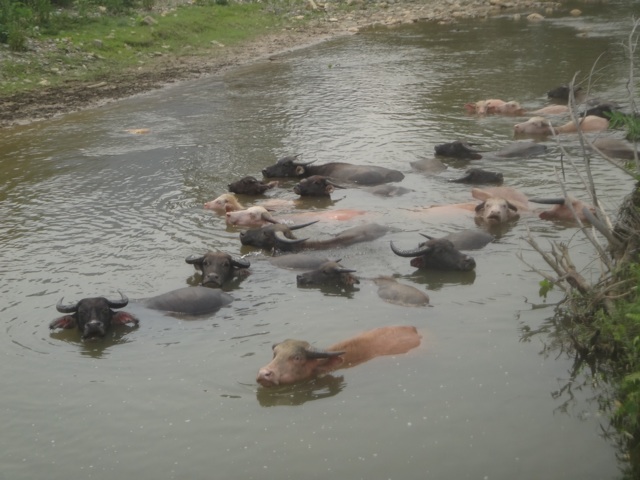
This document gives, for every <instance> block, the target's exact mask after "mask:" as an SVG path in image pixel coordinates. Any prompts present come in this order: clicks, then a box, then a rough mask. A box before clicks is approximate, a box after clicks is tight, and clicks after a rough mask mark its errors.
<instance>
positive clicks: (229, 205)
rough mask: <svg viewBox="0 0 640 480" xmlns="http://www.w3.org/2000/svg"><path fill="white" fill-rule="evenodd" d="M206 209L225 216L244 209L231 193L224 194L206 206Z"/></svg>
mask: <svg viewBox="0 0 640 480" xmlns="http://www.w3.org/2000/svg"><path fill="white" fill-rule="evenodd" d="M204 208H207V209H209V210H213V211H214V212H217V213H220V214H224V213H226V212H230V211H234V210H242V209H243V208H244V207H243V206H242V204H241V203H240V202H239V201H238V199H237V198H236V197H235V195H233V194H231V193H223V194H222V195H220V196H219V197H217V198H214V199H213V200H211V201H209V202H207V203H205V204H204Z"/></svg>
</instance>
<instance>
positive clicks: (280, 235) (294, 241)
mask: <svg viewBox="0 0 640 480" xmlns="http://www.w3.org/2000/svg"><path fill="white" fill-rule="evenodd" d="M273 236H274V238H275V241H276V243H278V244H280V245H282V244H284V245H285V246H294V245H299V244H301V243H302V242H306V241H307V240H309V239H308V238H287V237H286V236H285V234H284V232H273Z"/></svg>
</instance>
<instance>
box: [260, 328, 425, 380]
mask: <svg viewBox="0 0 640 480" xmlns="http://www.w3.org/2000/svg"><path fill="white" fill-rule="evenodd" d="M421 339H422V336H421V335H420V334H419V333H418V331H417V330H416V328H415V327H412V326H390V327H381V328H376V329H374V330H369V331H366V332H363V333H360V334H359V335H356V336H355V337H352V338H350V339H348V340H345V341H342V342H338V343H336V344H334V345H332V346H330V347H329V348H327V349H326V350H319V349H316V348H313V347H312V346H311V345H310V344H309V342H305V341H303V340H291V339H288V340H285V341H284V342H282V343H277V344H275V345H274V346H273V360H271V362H270V363H269V364H268V365H266V366H264V367H262V368H261V369H260V370H259V371H258V376H257V377H256V381H257V382H258V383H259V384H260V385H262V386H263V387H274V386H277V385H290V384H293V383H298V382H304V381H306V380H311V379H313V378H315V377H318V376H320V375H324V374H326V373H329V372H332V371H334V370H338V369H340V368H349V367H354V366H356V365H358V364H360V363H364V362H366V361H368V360H371V359H372V358H374V357H378V356H381V355H398V354H401V353H406V352H408V351H409V350H412V349H414V348H416V347H417V346H419V345H420V342H421Z"/></svg>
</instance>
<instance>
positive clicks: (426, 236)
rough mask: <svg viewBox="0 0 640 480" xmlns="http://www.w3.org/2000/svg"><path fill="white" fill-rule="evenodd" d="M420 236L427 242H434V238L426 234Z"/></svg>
mask: <svg viewBox="0 0 640 480" xmlns="http://www.w3.org/2000/svg"><path fill="white" fill-rule="evenodd" d="M420 235H422V236H423V237H424V238H426V239H427V240H433V237H431V236H429V235H427V234H425V233H421V234H420Z"/></svg>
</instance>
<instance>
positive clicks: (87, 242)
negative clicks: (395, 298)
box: [0, 2, 638, 480]
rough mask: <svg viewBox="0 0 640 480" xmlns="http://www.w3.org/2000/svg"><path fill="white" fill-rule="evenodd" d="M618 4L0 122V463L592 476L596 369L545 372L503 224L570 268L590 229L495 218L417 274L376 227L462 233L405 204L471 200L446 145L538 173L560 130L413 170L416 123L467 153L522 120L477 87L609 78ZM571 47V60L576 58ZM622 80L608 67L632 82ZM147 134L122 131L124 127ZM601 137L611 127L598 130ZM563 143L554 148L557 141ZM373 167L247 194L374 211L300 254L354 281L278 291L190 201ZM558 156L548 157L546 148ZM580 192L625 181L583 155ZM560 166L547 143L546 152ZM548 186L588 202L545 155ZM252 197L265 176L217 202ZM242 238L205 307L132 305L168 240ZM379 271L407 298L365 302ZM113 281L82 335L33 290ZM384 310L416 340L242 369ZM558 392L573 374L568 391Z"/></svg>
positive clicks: (177, 251)
mask: <svg viewBox="0 0 640 480" xmlns="http://www.w3.org/2000/svg"><path fill="white" fill-rule="evenodd" d="M633 5H635V6H636V7H637V6H638V3H637V2H618V3H611V4H609V5H607V6H606V7H603V6H599V5H593V4H588V5H582V6H581V8H582V9H583V11H584V13H583V15H582V16H580V17H572V16H569V15H568V13H567V12H566V11H565V12H563V13H561V14H558V15H555V16H551V17H550V18H548V19H546V20H545V21H543V22H538V23H531V22H527V21H526V20H525V19H524V17H523V18H522V19H520V20H514V19H513V18H510V17H507V16H505V17H496V18H492V19H489V20H486V21H474V22H468V23H467V22H461V23H457V24H454V25H434V24H416V25H411V26H405V27H399V28H394V29H371V30H369V31H366V32H364V33H362V34H360V35H355V36H351V37H345V38H339V39H335V40H332V41H329V42H326V43H322V44H320V45H316V46H313V47H311V48H307V49H303V50H299V51H295V52H291V53H289V54H286V55H281V56H277V57H276V58H275V60H273V61H268V60H265V61H264V62H258V63H255V64H251V65H248V66H244V67H242V68H237V69H235V70H233V71H230V72H227V73H226V74H224V75H222V76H215V77H211V78H207V79H202V80H198V81H194V82H189V83H185V84H181V85H179V86H173V87H170V88H166V89H163V90H161V91H156V92H153V93H150V94H147V95H143V96H139V97H135V98H132V99H128V100H125V101H121V102H117V103H114V104H110V105H108V106H105V107H102V108H99V109H95V110H89V111H84V112H80V113H76V114H72V115H68V116H65V117H64V118H61V119H56V120H50V121H45V122H41V123H36V124H33V125H30V126H23V127H15V128H10V129H5V130H1V131H0V172H1V176H2V179H3V180H2V186H1V188H0V252H2V253H1V254H0V271H1V272H2V275H0V295H1V298H2V301H1V304H0V312H2V315H1V317H0V325H1V326H2V331H3V335H2V338H1V339H0V342H1V351H2V362H0V375H1V376H2V378H3V379H4V380H3V394H2V401H1V403H0V405H1V407H0V423H1V424H2V437H1V438H2V440H0V446H1V448H0V465H1V468H0V478H2V479H5V478H6V479H11V480H16V479H34V478H47V479H70V478H92V479H113V478H116V477H117V478H125V477H134V476H135V477H136V478H140V479H164V478H167V479H169V478H176V479H198V478H217V479H223V478H238V479H240V478H243V479H252V478H253V479H258V478H259V479H271V478H273V479H276V478H277V479H284V478H291V479H298V478H333V477H335V478H348V479H357V478H361V479H388V478H393V479H418V478H420V479H423V478H433V479H443V478H451V479H454V478H455V479H463V478H473V479H491V480H498V479H500V480H502V479H504V480H513V479H516V478H521V479H528V478H574V479H577V478H580V479H612V478H616V477H617V476H618V475H619V469H620V467H621V465H620V464H619V463H618V460H617V457H616V455H617V453H619V452H617V450H616V447H615V444H614V443H613V442H612V441H611V440H610V439H607V438H605V436H604V435H603V430H602V427H604V428H605V429H606V428H607V426H608V418H607V416H606V415H605V414H603V413H602V412H601V411H600V409H599V407H600V406H599V404H598V398H599V396H600V394H601V389H602V388H605V387H606V386H605V385H601V384H598V382H596V381H591V380H590V379H589V377H588V375H589V372H588V371H585V372H578V374H577V376H575V377H574V376H572V367H573V357H572V356H571V355H570V354H566V353H564V352H562V351H560V350H558V349H554V348H553V345H552V342H551V340H550V338H549V335H547V334H541V335H535V336H532V337H530V336H528V335H526V333H527V332H529V331H532V330H537V329H540V328H542V327H544V326H546V325H547V324H548V322H549V318H550V317H552V315H553V312H554V310H553V305H554V304H555V303H556V302H558V301H559V300H560V299H561V298H562V297H561V295H560V293H559V292H557V291H552V292H550V293H549V295H548V297H547V298H546V299H544V298H541V297H540V296H539V293H538V292H539V282H540V280H541V278H540V276H539V275H538V274H536V273H535V272H532V271H531V269H530V268H529V267H527V266H526V265H525V264H524V263H523V262H522V261H521V260H520V259H519V258H518V256H522V257H523V258H524V259H525V260H526V261H527V262H528V263H531V264H534V265H537V266H539V268H541V269H545V268H546V267H545V265H544V264H543V263H542V260H541V259H540V257H539V255H538V254H537V253H536V252H534V251H532V249H531V247H530V246H529V245H528V244H527V243H526V242H525V241H524V240H523V237H525V236H526V235H527V232H528V231H530V232H531V234H532V235H534V236H535V238H536V239H537V240H538V242H539V243H540V244H541V245H543V246H546V245H549V242H552V241H564V242H567V243H569V244H570V246H571V252H572V255H573V257H574V260H575V261H576V263H577V264H578V266H579V268H580V269H581V270H582V272H583V274H584V275H585V277H587V278H590V279H596V278H597V276H598V274H599V269H598V263H597V262H595V261H594V253H593V249H592V247H591V246H590V245H589V244H588V242H586V241H585V240H584V236H583V235H582V234H581V233H580V232H579V231H578V230H577V229H576V228H575V227H573V226H568V225H560V224H555V223H553V222H548V221H543V220H540V219H539V218H537V217H536V216H535V215H523V216H522V217H521V218H520V220H519V221H517V222H515V223H513V224H511V225H510V226H509V227H508V228H506V229H503V230H502V231H500V232H499V235H498V238H497V240H496V241H495V242H493V243H491V244H489V245H488V246H487V247H485V248H484V249H482V250H479V251H476V252H473V253H472V255H473V256H474V258H475V260H476V263H477V267H476V270H475V272H473V273H472V274H460V273H454V274H451V273H449V274H443V273H437V272H420V271H417V270H415V269H414V268H413V267H411V266H410V265H409V259H407V258H401V257H398V256H395V255H394V254H393V253H392V252H391V250H390V249H389V241H390V240H393V241H394V243H395V244H396V245H398V246H399V247H400V248H405V249H406V248H413V247H415V246H417V244H418V242H420V241H421V240H422V237H421V236H420V235H419V234H420V233H425V234H429V235H433V236H440V235H444V234H447V233H450V232H453V231H457V230H460V229H463V228H478V227H476V226H475V224H474V222H473V219H472V217H470V216H469V215H467V214H466V213H462V214H460V215H445V216H438V215H430V214H427V213H425V211H424V207H426V206H429V205H433V204H448V203H459V202H466V201H469V200H471V196H470V187H468V186H465V185H459V184H451V183H449V182H448V180H450V179H453V178H457V177H459V176H461V174H462V173H463V172H464V171H465V169H467V168H469V167H470V166H480V167H482V168H485V169H487V170H492V171H499V172H502V173H503V175H504V178H505V185H509V186H513V187H516V188H518V189H520V190H522V191H523V192H525V193H526V194H528V195H530V196H554V197H555V196H560V195H561V189H560V185H559V183H558V180H559V179H560V178H562V172H561V170H560V168H561V162H560V150H559V147H558V146H557V144H556V143H555V142H554V141H553V140H551V139H544V140H541V141H542V142H543V143H544V144H545V145H546V146H547V147H548V148H547V152H546V153H545V154H543V155H540V156H536V157H533V158H528V159H496V158H492V157H491V156H490V155H487V156H485V158H483V159H481V160H474V161H472V162H469V161H447V160H446V159H445V160H444V163H445V166H446V167H447V169H446V170H443V171H440V172H433V173H425V172H420V171H417V170H415V169H414V168H413V167H412V166H411V162H416V161H419V160H425V159H433V157H434V147H435V145H438V144H441V143H445V142H449V141H453V140H455V139H462V140H466V141H469V142H477V143H480V144H481V145H480V146H479V148H481V149H484V150H498V149H499V148H502V147H503V146H506V145H508V144H510V143H511V142H513V141H514V139H513V130H512V129H513V124H514V123H515V122H516V121H521V120H522V119H524V118H526V116H524V117H516V118H514V117H504V116H486V117H477V116H473V115H469V114H467V113H466V112H465V111H464V109H463V105H464V104H465V103H466V102H470V101H475V100H479V99H482V98H503V99H506V100H511V99H514V100H518V101H520V102H521V103H522V104H523V105H524V106H525V107H526V108H527V109H531V110H532V109H535V108H538V107H541V106H544V105H545V104H546V103H547V98H546V92H547V90H549V89H551V88H553V87H555V86H557V85H559V84H562V83H566V82H568V81H570V80H571V79H572V78H573V76H574V75H576V74H577V79H578V81H582V82H583V85H585V86H586V80H585V79H586V77H587V76H588V74H589V72H591V71H592V70H593V72H594V74H593V77H592V80H591V91H592V94H593V95H594V96H598V97H600V98H603V99H607V100H615V101H617V102H619V103H621V104H622V105H623V106H624V105H626V102H627V101H628V96H627V92H626V86H625V78H626V77H625V76H626V74H627V71H628V66H627V62H626V61H625V52H624V50H623V49H622V47H621V45H620V42H622V41H623V40H624V39H625V38H626V36H627V35H628V33H629V31H630V27H631V20H630V17H631V12H632V8H633ZM594 64H595V67H594ZM637 93H638V91H637V85H636V94H637ZM140 128H144V129H148V130H149V132H148V133H146V134H141V135H136V134H131V133H129V132H127V129H140ZM613 135H615V133H613ZM563 145H564V146H565V148H566V149H567V152H568V153H569V154H570V155H572V156H573V158H575V159H577V160H580V158H582V157H581V155H580V153H579V149H578V141H577V138H576V137H574V136H572V135H566V136H565V137H563ZM290 154H301V155H302V157H301V158H302V159H303V160H305V161H311V160H314V161H316V163H323V162H328V161H347V162H352V163H358V164H373V165H381V166H386V167H390V168H395V169H398V170H401V171H402V172H403V173H404V174H405V178H404V180H403V181H402V182H401V183H400V185H401V186H403V187H405V188H407V189H409V190H410V191H409V192H408V193H406V194H404V195H401V196H397V197H381V196H376V195H373V194H372V193H370V192H368V191H366V190H365V189H362V188H348V189H343V190H337V191H336V192H335V193H334V194H333V196H332V200H331V201H330V202H326V201H324V202H318V201H299V200H298V197H297V195H295V194H294V193H293V192H292V190H291V187H292V186H293V184H294V183H295V182H293V181H287V180H285V181H283V182H282V183H281V184H280V187H279V188H276V189H273V190H270V191H269V192H268V197H269V198H270V199H278V200H286V201H289V205H286V206H284V207H282V208H283V210H281V211H280V212H278V213H279V214H281V215H282V216H285V217H286V215H292V214H293V213H302V212H308V211H315V212H324V211H327V210H329V209H338V208H339V209H355V210H362V211H363V212H364V213H363V214H362V215H358V216H357V217H356V218H354V219H352V220H349V221H336V220H333V221H332V220H324V221H321V222H319V223H318V224H316V225H313V226H310V227H308V228H307V229H305V234H304V236H308V237H325V236H328V235H330V234H333V233H337V232H339V231H341V230H344V229H346V228H348V227H349V226H352V225H354V224H360V223H364V222H376V223H379V224H382V225H386V226H388V227H390V228H391V229H392V231H391V232H390V233H388V234H387V235H385V236H384V237H382V238H380V239H378V240H375V241H372V242H368V243H362V244H357V245H353V246H350V247H346V248H341V249H337V250H333V251H330V252H325V253H326V254H327V255H328V256H330V257H331V258H341V259H342V263H343V264H344V265H345V266H347V267H350V268H353V269H355V270H357V274H358V275H359V276H360V278H361V283H360V284H359V285H358V286H357V288H356V289H354V290H352V291H349V292H344V291H336V290H326V289H325V290H319V289H299V288H297V286H296V280H295V275H296V272H293V271H290V270H285V269H278V268H275V267H273V266H272V265H271V264H270V263H269V262H268V254H265V252H261V251H258V250H255V249H251V248H247V247H241V245H240V241H239V238H238V237H239V232H240V231H241V229H239V228H235V227H228V226H227V225H226V224H225V220H224V218H222V217H220V216H218V215H216V214H215V213H213V212H211V211H208V210H205V209H203V204H204V202H206V201H208V200H211V199H213V198H214V197H216V196H218V195H219V194H221V193H224V192H225V191H226V190H227V187H226V186H227V184H228V183H229V182H230V181H232V180H235V179H238V178H240V177H243V176H245V175H254V176H256V177H258V178H261V171H262V169H263V168H264V167H266V166H267V165H270V164H272V163H274V162H275V161H276V160H277V159H278V158H280V157H282V156H285V155H290ZM565 160H566V157H565ZM592 163H593V170H594V177H595V179H596V185H597V188H598V191H599V194H600V199H601V201H602V204H603V206H604V208H605V210H606V211H607V212H608V213H610V214H611V215H612V216H614V217H615V214H616V211H617V207H618V205H619V204H620V202H621V200H622V198H623V197H624V196H625V195H627V194H628V193H629V192H630V191H631V188H632V185H633V181H632V179H631V178H630V177H628V176H626V175H625V174H624V173H622V172H620V171H619V170H618V169H616V168H614V167H612V166H611V165H609V164H607V163H605V162H603V161H600V160H598V159H594V160H593V162H592ZM564 165H565V167H567V163H566V162H565V163H564ZM564 179H565V182H566V185H567V188H568V189H569V191H570V192H572V193H573V194H575V195H576V196H580V197H581V198H584V199H585V200H587V199H588V197H587V195H586V193H585V191H584V186H583V184H582V183H581V181H580V178H579V176H578V175H577V174H576V172H575V171H573V170H572V169H571V168H568V167H567V168H566V169H565V177H564ZM243 200H244V201H245V203H246V204H248V205H251V204H257V203H259V202H260V201H264V200H265V199H264V198H263V199H251V198H245V199H243ZM209 249H219V250H222V251H226V252H229V253H231V254H233V255H245V258H247V259H248V260H250V261H251V274H250V275H249V276H248V278H246V279H245V280H244V281H243V282H240V283H237V284H235V285H234V286H233V288H230V289H229V293H230V294H231V295H232V296H233V297H234V301H233V303H232V304H231V305H230V306H228V307H225V308H223V309H222V310H220V311H219V312H217V313H216V314H214V315H209V316H205V317H201V318H197V319H189V318H176V317H173V316H167V315H164V314H161V313H159V312H155V311H151V310H147V309H145V308H143V307H142V306H140V305H139V304H137V303H136V302H135V300H139V299H142V298H145V297H149V296H152V295H156V294H159V293H162V292H166V291H169V290H172V289H176V288H181V287H185V286H187V285H190V284H193V283H194V281H195V280H197V279H196V278H194V270H193V267H192V266H190V265H187V264H186V263H185V261H184V259H185V257H187V256H189V255H192V254H197V253H203V252H205V251H206V250H209ZM379 275H391V276H394V277H396V278H397V279H398V280H399V281H401V282H403V283H405V284H408V285H412V286H415V287H417V288H419V289H421V290H423V291H426V292H427V293H428V294H429V296H430V298H431V306H430V307H413V308H412V307H407V306H400V305H394V304H390V303H387V302H385V301H383V300H382V299H381V298H379V296H378V295H377V287H376V286H375V285H374V284H373V282H372V281H371V279H372V278H374V277H376V276H379ZM118 290H122V291H123V292H124V293H125V294H126V295H128V296H129V298H130V299H131V303H130V305H129V306H128V307H127V308H126V309H125V310H127V311H129V312H131V313H134V314H136V315H137V316H138V317H139V318H140V326H139V328H137V329H118V330H116V331H115V332H114V334H113V335H111V336H109V338H107V339H105V340H104V341H100V342H85V343H83V342H82V341H81V340H80V339H79V336H78V334H77V332H75V331H63V332H50V331H49V328H48V323H49V322H50V321H51V320H53V319H54V318H56V317H58V316H59V315H60V314H59V313H58V312H56V309H55V305H56V303H57V302H58V300H60V298H61V297H64V298H65V302H72V301H75V300H79V299H80V298H83V297H92V296H97V295H103V296H107V297H112V298H117V297H118V293H117V292H118ZM393 324H408V325H414V326H416V327H417V328H418V329H419V331H420V332H421V333H422V335H423V342H422V345H421V346H420V347H419V348H418V349H416V350H414V351H412V352H410V353H409V354H407V355H403V356H396V357H385V358H378V359H375V360H372V361H370V362H368V363H366V364H364V365H361V366H358V367H357V368H354V369H348V370H341V371H338V372H335V374H334V375H330V376H327V377H324V378H322V379H320V380H318V381H316V382H311V383H305V384H302V385H298V386H294V387H286V388H277V389H272V390H268V389H264V388H262V387H259V386H258V385H257V384H256V382H255V376H256V372H257V370H258V368H259V367H261V366H263V365H265V364H266V363H268V362H269V360H270V358H271V345H272V344H273V343H275V342H278V341H281V340H283V339H285V338H301V339H306V340H308V341H310V342H311V343H312V344H313V345H315V346H317V347H325V346H328V345H330V344H331V343H333V342H335V341H338V340H341V339H344V338H347V337H349V336H351V335H354V334H356V333H358V332H361V331H364V330H367V329H370V328H374V327H378V326H383V325H393ZM574 387H575V388H574Z"/></svg>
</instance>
